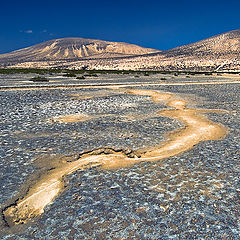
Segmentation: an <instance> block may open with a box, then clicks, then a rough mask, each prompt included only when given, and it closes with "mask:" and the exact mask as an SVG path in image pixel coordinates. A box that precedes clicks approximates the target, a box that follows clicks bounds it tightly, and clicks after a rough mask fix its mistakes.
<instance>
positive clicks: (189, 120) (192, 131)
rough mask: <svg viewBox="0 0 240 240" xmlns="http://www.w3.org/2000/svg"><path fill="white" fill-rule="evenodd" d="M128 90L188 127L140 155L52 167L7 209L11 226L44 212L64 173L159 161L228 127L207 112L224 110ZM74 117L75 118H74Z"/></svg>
mask: <svg viewBox="0 0 240 240" xmlns="http://www.w3.org/2000/svg"><path fill="white" fill-rule="evenodd" d="M126 91H127V93H129V94H135V95H145V96H149V97H151V98H152V100H153V101H154V102H162V103H164V104H165V105H166V106H168V107H171V109H166V110H162V111H160V112H158V114H159V115H161V116H164V117H167V118H172V119H176V120H179V121H180V122H181V123H182V124H183V125H184V127H182V128H180V129H178V130H177V131H173V132H171V133H170V134H169V135H168V137H167V140H166V141H165V142H163V143H162V144H161V145H159V146H156V147H154V148H152V149H149V150H147V151H146V150H143V151H139V154H136V155H135V154H134V153H131V154H130V155H129V154H126V153H125V152H124V151H114V150H112V151H107V152H104V151H100V152H97V151H93V152H90V153H86V154H83V155H81V156H80V157H79V158H78V159H77V160H76V161H73V162H67V161H66V162H62V164H60V165H59V166H58V167H56V168H54V169H52V170H49V171H48V172H47V173H45V174H44V175H42V176H41V178H40V179H39V181H38V182H37V183H36V184H34V185H33V186H31V187H30V190H29V191H28V193H27V195H26V196H25V197H23V198H22V199H20V200H18V201H17V202H16V203H15V204H13V205H11V206H9V207H8V208H6V209H5V210H4V212H3V214H4V217H5V220H6V222H7V223H8V225H9V226H10V225H14V224H19V223H26V222H27V221H28V220H30V219H33V218H35V217H36V216H39V215H40V214H42V213H43V211H44V208H45V206H46V205H47V204H49V203H51V202H52V201H53V200H54V198H55V197H56V196H58V195H59V194H60V193H61V191H62V190H63V189H64V184H63V182H64V181H63V178H64V176H66V175H68V174H71V173H73V172H74V171H76V170H78V169H85V168H87V167H89V166H99V167H101V168H103V169H115V168H119V167H127V166H131V165H133V164H135V163H137V162H141V161H157V160H160V159H163V158H168V157H171V156H175V155H177V154H180V153H182V152H184V151H187V150H190V149H191V148H193V147H194V145H196V144H198V143H199V142H201V141H208V140H219V139H221V138H223V137H224V136H225V135H226V133H227V130H226V128H225V127H224V126H222V125H221V124H219V123H215V122H213V121H210V120H209V119H207V118H206V117H205V116H204V114H203V113H207V112H221V111H220V110H206V111H205V110H199V109H189V108H187V107H186V104H187V103H186V102H185V101H184V100H182V99H181V98H179V97H177V96H175V95H174V94H172V93H160V92H158V91H153V90H140V89H127V90H126ZM70 120H71V119H70Z"/></svg>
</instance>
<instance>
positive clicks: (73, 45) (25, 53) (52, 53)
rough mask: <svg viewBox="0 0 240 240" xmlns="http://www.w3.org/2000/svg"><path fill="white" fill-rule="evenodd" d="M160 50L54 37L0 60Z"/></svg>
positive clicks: (95, 55) (47, 58)
mask: <svg viewBox="0 0 240 240" xmlns="http://www.w3.org/2000/svg"><path fill="white" fill-rule="evenodd" d="M154 52H160V50H155V49H151V48H144V47H140V46H137V45H134V44H129V43H123V42H109V41H102V40H94V39H84V38H62V39H54V40H50V41H47V42H43V43H40V44H36V45H34V46H31V47H27V48H23V49H20V50H17V51H13V52H10V53H6V54H0V61H1V62H3V61H6V62H7V61H10V62H22V61H46V60H62V59H75V60H76V59H81V58H108V57H123V56H131V55H142V54H148V53H154Z"/></svg>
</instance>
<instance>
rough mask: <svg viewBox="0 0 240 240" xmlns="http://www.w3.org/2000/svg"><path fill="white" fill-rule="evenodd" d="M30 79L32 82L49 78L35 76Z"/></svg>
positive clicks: (47, 80) (46, 80) (45, 80)
mask: <svg viewBox="0 0 240 240" xmlns="http://www.w3.org/2000/svg"><path fill="white" fill-rule="evenodd" d="M30 81H33V82H49V79H47V78H46V77H43V76H36V77H33V78H31V79H30Z"/></svg>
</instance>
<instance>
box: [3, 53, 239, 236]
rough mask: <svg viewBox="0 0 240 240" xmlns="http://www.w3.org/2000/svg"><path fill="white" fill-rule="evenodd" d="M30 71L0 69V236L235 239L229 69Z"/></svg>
mask: <svg viewBox="0 0 240 240" xmlns="http://www.w3.org/2000/svg"><path fill="white" fill-rule="evenodd" d="M182 51H183V52H184V49H183V50H182ZM229 51H230V50H229ZM169 54H170V53H169ZM171 54H173V53H171ZM36 76H37V74H35V73H28V74H25V73H15V74H9V75H8V74H0V98H1V103H2V104H1V109H0V114H1V118H0V121H1V128H0V139H1V142H2V145H1V147H0V155H1V162H0V166H1V175H0V179H1V188H0V196H1V198H0V208H1V218H0V227H1V228H0V229H1V230H0V236H1V239H20V238H21V239H39V238H42V239H58V238H59V237H61V238H62V239H64V238H66V239H238V237H239V235H240V231H239V224H240V222H239V219H240V216H239V211H240V202H239V191H240V186H239V173H240V164H239V159H240V152H239V149H240V145H239V143H240V132H239V129H240V121H239V120H240V114H239V107H240V106H239V104H240V96H239V91H240V76H239V75H238V74H233V75H231V74H212V75H205V74H195V75H190V74H188V73H181V74H176V73H164V74H163V73H156V74H146V73H143V74H140V73H139V72H138V73H134V72H132V73H130V74H114V73H111V74H110V73H109V74H101V75H98V76H95V75H90V74H88V75H87V74H86V73H85V78H81V77H82V76H83V75H82V74H81V75H77V76H71V75H70V74H68V75H67V76H65V75H63V74H62V73H55V74H52V73H51V74H50V73H49V74H47V73H46V74H45V75H43V76H42V79H44V78H43V77H46V78H47V80H48V81H47V82H44V81H43V82H41V81H39V82H34V81H32V79H34V77H35V78H36ZM76 77H78V78H76Z"/></svg>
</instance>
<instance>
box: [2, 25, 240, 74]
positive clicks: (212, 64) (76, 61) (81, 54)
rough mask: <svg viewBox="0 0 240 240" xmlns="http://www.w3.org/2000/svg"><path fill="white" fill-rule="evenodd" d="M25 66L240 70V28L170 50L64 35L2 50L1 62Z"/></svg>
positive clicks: (3, 64) (14, 65)
mask: <svg viewBox="0 0 240 240" xmlns="http://www.w3.org/2000/svg"><path fill="white" fill-rule="evenodd" d="M1 65H2V66H9V67H12V68H14V67H17V68H19V67H21V68H69V69H81V68H83V67H87V68H88V69H125V70H129V69H132V70H189V71H225V70H226V71H229V70H234V71H240V30H239V29H238V30H233V31H230V32H226V33H223V34H219V35H216V36H213V37H210V38H207V39H204V40H201V41H199V42H195V43H191V44H188V45H184V46H180V47H176V48H173V49H170V50H167V51H159V50H155V49H149V48H143V47H139V46H136V45H133V44H127V43H117V42H107V41H101V40H90V39H83V38H63V39H57V40H51V41H47V42H43V43H40V44H37V45H34V46H32V47H28V48H24V49H21V50H17V51H14V52H11V53H7V54H0V66H1Z"/></svg>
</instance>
